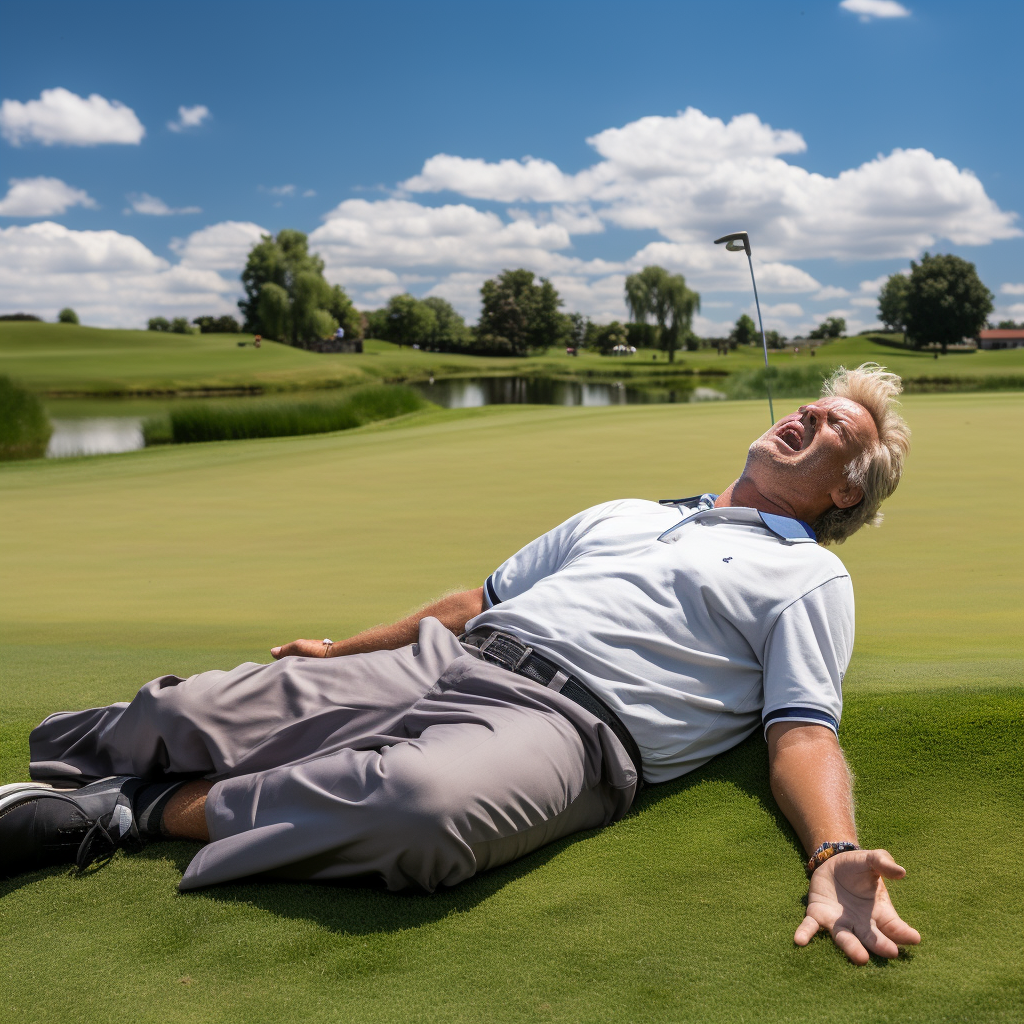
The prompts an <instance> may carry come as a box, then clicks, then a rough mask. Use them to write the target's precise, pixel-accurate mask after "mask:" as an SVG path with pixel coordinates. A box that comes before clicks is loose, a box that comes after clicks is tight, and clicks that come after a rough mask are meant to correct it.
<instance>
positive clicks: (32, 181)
mask: <svg viewBox="0 0 1024 1024" xmlns="http://www.w3.org/2000/svg"><path fill="white" fill-rule="evenodd" d="M8 184H9V185H10V188H9V189H8V190H7V195H6V196H4V198H3V199H0V217H53V216H55V215H57V214H59V213H63V212H64V211H65V210H67V209H68V208H69V207H72V206H85V207H87V208H88V209H90V210H95V209H96V200H95V199H93V198H92V196H90V195H89V193H88V192H85V191H83V190H82V189H80V188H72V187H71V186H70V185H67V184H65V183H64V182H63V181H61V180H60V178H11V179H10V180H9V182H8Z"/></svg>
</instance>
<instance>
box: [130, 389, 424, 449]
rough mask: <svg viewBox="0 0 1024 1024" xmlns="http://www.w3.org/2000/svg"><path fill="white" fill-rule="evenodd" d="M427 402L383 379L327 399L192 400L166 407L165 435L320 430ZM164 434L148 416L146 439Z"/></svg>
mask: <svg viewBox="0 0 1024 1024" xmlns="http://www.w3.org/2000/svg"><path fill="white" fill-rule="evenodd" d="M428 404H429V403H428V402H427V401H426V399H424V398H423V397H421V396H420V394H419V393H418V392H416V391H413V390H412V388H407V387H399V386H394V385H387V384H380V385H376V386H373V387H368V388H363V389H361V390H359V391H355V392H351V393H350V394H348V395H347V396H346V397H344V398H342V399H340V400H336V401H333V402H331V401H323V400H321V401H317V402H268V401H260V400H254V399H248V400H244V401H241V402H238V403H237V404H234V405H210V404H208V403H202V402H197V403H195V404H192V405H187V406H183V407H182V408H180V409H173V410H172V411H171V413H170V417H169V419H170V431H169V434H170V439H172V440H173V441H174V442H175V443H177V444H189V443H191V442H195V441H237V440H243V439H245V438H252V437H287V436H292V435H295V434H324V433H328V432H330V431H333V430H349V429H351V428H352V427H360V426H362V425H363V424H364V423H372V422H373V421H375V420H385V419H391V418H392V417H395V416H402V415H404V414H405V413H410V412H416V411H417V410H418V409H423V408H425V407H426V406H427V405H428ZM165 422H166V421H165ZM167 434H168V431H167V428H166V427H165V426H162V425H161V424H160V421H149V422H148V423H147V424H146V425H145V427H144V436H145V437H146V443H147V444H150V443H154V444H158V443H161V442H163V441H165V440H167V439H168V437H167ZM150 438H152V441H151V440H150Z"/></svg>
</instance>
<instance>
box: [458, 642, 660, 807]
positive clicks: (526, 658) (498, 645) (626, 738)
mask: <svg viewBox="0 0 1024 1024" xmlns="http://www.w3.org/2000/svg"><path fill="white" fill-rule="evenodd" d="M459 639H460V640H461V641H462V643H464V644H468V645H469V646H470V647H475V648H476V649H477V650H478V651H479V652H480V657H481V658H483V659H484V661H490V662H493V663H494V664H495V665H500V666H501V667H502V668H505V669H508V671H509V672H515V674H516V675H518V676H525V677H526V678H527V679H532V680H533V681H534V682H535V683H540V684H541V685H542V686H546V687H548V688H549V689H551V690H555V691H556V692H558V693H560V694H562V696H563V697H568V698H569V700H571V701H574V702H575V703H577V704H579V706H580V707H581V708H583V709H584V710H585V711H589V712H590V713H591V714H592V715H593V716H594V717H595V718H599V719H600V720H601V721H602V722H604V724H605V725H607V726H608V728H609V729H611V731H612V732H613V733H615V735H616V737H617V738H618V740H619V742H620V743H621V744H622V745H623V747H625V749H626V753H627V754H629V759H630V760H631V761H632V762H633V767H634V768H635V769H636V779H637V792H639V791H640V787H641V786H642V785H643V779H644V766H643V760H642V759H641V757H640V748H639V747H638V746H637V745H636V740H634V739H633V737H632V736H631V735H630V734H629V730H628V729H627V728H626V727H625V726H624V725H623V724H622V722H621V720H620V719H619V716H618V715H616V714H615V712H614V711H612V709H611V708H610V707H608V705H607V704H605V702H604V701H603V700H601V698H600V697H598V695H597V694H596V693H594V691H593V690H591V689H590V688H589V687H587V686H586V684H585V683H583V682H582V680H580V679H578V678H577V677H576V676H574V675H571V674H570V673H568V672H566V671H565V670H564V669H561V668H559V667H558V666H557V665H556V664H555V663H554V662H553V661H551V660H550V659H549V658H545V657H544V655H543V654H538V653H537V652H536V651H535V650H534V649H533V648H532V647H527V646H526V644H524V643H523V642H522V641H521V640H520V639H519V638H518V637H516V636H513V635H512V634H511V633H502V632H501V631H500V630H490V629H477V630H474V631H473V632H472V633H463V635H462V636H460V637H459Z"/></svg>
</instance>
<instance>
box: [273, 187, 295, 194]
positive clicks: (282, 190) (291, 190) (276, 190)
mask: <svg viewBox="0 0 1024 1024" xmlns="http://www.w3.org/2000/svg"><path fill="white" fill-rule="evenodd" d="M267 191H268V192H269V193H270V194H271V195H272V196H293V195H295V186H294V185H274V186H273V188H268V189H267Z"/></svg>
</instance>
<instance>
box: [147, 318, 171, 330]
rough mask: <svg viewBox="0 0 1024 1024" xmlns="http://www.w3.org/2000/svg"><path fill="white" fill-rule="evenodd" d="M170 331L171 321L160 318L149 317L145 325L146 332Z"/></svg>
mask: <svg viewBox="0 0 1024 1024" xmlns="http://www.w3.org/2000/svg"><path fill="white" fill-rule="evenodd" d="M170 329H171V321H170V320H168V319H167V318H166V317H162V316H154V317H150V319H149V322H148V323H147V324H146V330H148V331H169V330H170Z"/></svg>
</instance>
